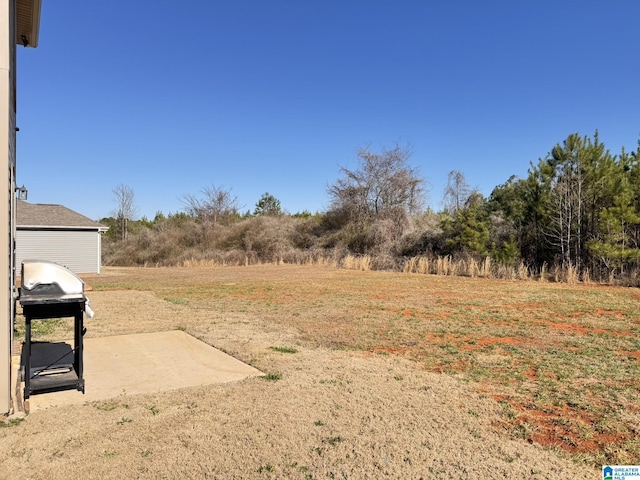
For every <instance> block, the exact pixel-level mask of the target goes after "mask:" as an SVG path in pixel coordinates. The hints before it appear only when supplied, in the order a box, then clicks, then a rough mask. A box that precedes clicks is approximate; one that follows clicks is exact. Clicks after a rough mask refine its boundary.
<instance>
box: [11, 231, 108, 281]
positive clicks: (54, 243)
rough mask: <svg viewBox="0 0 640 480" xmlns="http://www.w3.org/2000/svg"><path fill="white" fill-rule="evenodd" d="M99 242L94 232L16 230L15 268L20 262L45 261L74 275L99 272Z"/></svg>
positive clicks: (98, 236)
mask: <svg viewBox="0 0 640 480" xmlns="http://www.w3.org/2000/svg"><path fill="white" fill-rule="evenodd" d="M101 241H102V238H101V235H100V233H98V231H96V230H56V229H48V230H43V229H37V230H36V229H33V230H31V229H22V228H18V231H17V232H16V266H17V268H18V269H19V268H20V264H21V263H22V260H48V261H50V262H55V263H58V264H60V265H62V266H64V267H67V268H68V269H69V270H71V271H72V272H73V273H77V274H81V273H100V253H101Z"/></svg>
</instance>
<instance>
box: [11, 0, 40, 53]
mask: <svg viewBox="0 0 640 480" xmlns="http://www.w3.org/2000/svg"><path fill="white" fill-rule="evenodd" d="M17 4H19V5H17V8H16V43H17V44H18V45H23V46H25V47H32V48H36V47H37V46H38V40H39V37H40V13H41V11H42V0H17ZM21 7H22V8H21ZM27 12H28V13H27ZM23 16H26V18H23ZM23 37H24V38H23ZM25 40H26V41H25Z"/></svg>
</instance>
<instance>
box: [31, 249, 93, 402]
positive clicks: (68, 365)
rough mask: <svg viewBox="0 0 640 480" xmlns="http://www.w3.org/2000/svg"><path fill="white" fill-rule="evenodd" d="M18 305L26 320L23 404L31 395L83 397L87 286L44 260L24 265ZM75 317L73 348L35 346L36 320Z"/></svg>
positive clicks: (57, 344) (59, 344)
mask: <svg viewBox="0 0 640 480" xmlns="http://www.w3.org/2000/svg"><path fill="white" fill-rule="evenodd" d="M21 273H22V282H21V287H20V296H19V301H20V305H21V306H22V313H23V315H24V318H25V340H24V346H23V348H22V367H23V370H22V375H23V379H24V400H25V401H26V400H28V399H29V396H30V395H31V394H36V393H45V392H52V391H58V390H69V389H77V390H78V391H81V392H82V393H84V379H83V378H82V370H83V365H82V349H83V346H82V337H83V335H84V333H85V331H86V329H85V328H84V324H83V323H84V313H85V312H86V313H87V315H88V316H89V317H92V316H93V312H92V311H91V309H90V308H89V307H88V303H89V302H88V299H87V297H85V295H84V282H83V281H82V279H80V277H78V276H77V275H76V274H75V273H73V272H71V271H70V270H69V269H67V268H65V267H63V266H61V265H58V264H57V263H53V262H47V261H41V260H24V261H23V262H22V270H21ZM64 317H73V319H74V345H73V348H71V346H70V345H69V344H67V343H64V342H33V341H32V340H31V325H32V322H33V321H34V320H42V319H47V318H64Z"/></svg>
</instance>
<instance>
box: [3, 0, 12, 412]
mask: <svg viewBox="0 0 640 480" xmlns="http://www.w3.org/2000/svg"><path fill="white" fill-rule="evenodd" d="M14 7H15V1H14V0H0V19H1V20H0V152H4V153H2V154H1V155H0V413H8V412H9V411H10V410H11V343H12V341H13V338H12V337H13V325H12V323H13V308H14V299H13V286H14V272H13V262H12V260H13V243H14V242H13V231H14V230H13V228H14V225H13V220H14V218H15V217H14V211H12V208H13V206H14V191H15V163H16V150H15V144H16V143H15V139H16V130H15V125H16V110H15V55H16V44H15V11H14ZM5 153H6V155H5Z"/></svg>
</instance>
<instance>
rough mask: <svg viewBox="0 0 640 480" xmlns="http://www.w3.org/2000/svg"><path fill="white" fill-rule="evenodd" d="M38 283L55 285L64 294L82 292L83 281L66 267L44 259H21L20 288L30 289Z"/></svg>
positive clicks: (35, 287)
mask: <svg viewBox="0 0 640 480" xmlns="http://www.w3.org/2000/svg"><path fill="white" fill-rule="evenodd" d="M40 285H57V286H58V287H60V289H61V290H62V293H64V294H66V295H74V294H82V293H84V282H83V281H82V279H81V278H80V277H79V276H77V275H76V274H75V273H73V272H72V271H71V270H69V269H68V268H66V267H63V266H62V265H59V264H57V263H54V262H49V261H46V260H23V262H22V288H23V289H24V290H29V291H32V290H34V289H37V287H38V286H40ZM25 293H26V292H25Z"/></svg>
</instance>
